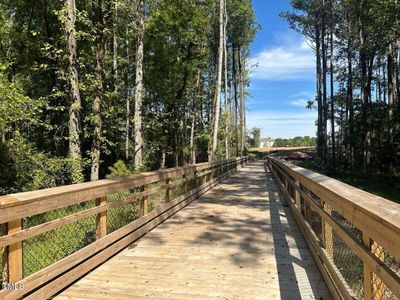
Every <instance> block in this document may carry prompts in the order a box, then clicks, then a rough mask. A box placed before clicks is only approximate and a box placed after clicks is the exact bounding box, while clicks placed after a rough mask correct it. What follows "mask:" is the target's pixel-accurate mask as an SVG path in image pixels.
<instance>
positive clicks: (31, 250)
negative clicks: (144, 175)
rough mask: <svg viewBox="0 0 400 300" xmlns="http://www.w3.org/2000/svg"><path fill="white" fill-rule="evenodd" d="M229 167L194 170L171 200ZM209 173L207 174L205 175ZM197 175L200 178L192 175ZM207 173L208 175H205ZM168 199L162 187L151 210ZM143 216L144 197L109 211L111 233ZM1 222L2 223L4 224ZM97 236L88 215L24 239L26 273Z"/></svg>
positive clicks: (48, 215)
mask: <svg viewBox="0 0 400 300" xmlns="http://www.w3.org/2000/svg"><path fill="white" fill-rule="evenodd" d="M226 171H227V170H226V168H225V170H220V171H215V170H214V171H213V172H210V170H209V169H206V170H202V171H198V172H197V171H193V172H191V173H189V174H187V175H186V176H187V177H186V178H190V179H189V181H188V182H186V183H184V182H182V183H178V184H176V186H174V187H173V188H171V189H170V200H173V199H175V198H177V197H179V196H181V195H182V194H184V193H186V192H188V191H190V190H193V189H195V188H197V187H198V186H200V185H202V184H203V183H205V182H206V181H209V180H211V179H213V178H215V177H217V176H219V175H221V174H223V173H224V172H226ZM205 174H206V175H205ZM194 175H197V176H198V177H197V178H192V177H193V176H194ZM203 175H205V176H203ZM180 180H182V177H176V178H172V179H171V180H170V181H169V183H172V184H173V183H174V182H175V183H177V182H178V181H180ZM166 183H167V181H166V180H163V181H159V182H156V183H152V184H149V185H147V187H146V189H147V190H150V189H155V188H159V187H160V186H162V185H165V184H166ZM140 191H141V188H140V187H137V188H134V189H130V190H125V191H121V192H117V193H113V194H110V195H107V203H111V202H115V201H122V200H124V199H126V198H127V197H129V196H132V195H134V194H135V193H138V192H140ZM165 202H166V191H165V190H163V189H161V190H160V191H159V192H157V193H154V194H152V195H149V196H148V212H151V211H152V210H154V209H157V208H159V207H160V206H161V205H163V204H164V203H165ZM95 206H96V200H95V199H93V200H90V201H86V202H83V203H80V204H76V205H71V206H68V207H65V208H60V209H55V210H52V211H50V212H45V213H41V214H38V215H34V216H31V217H26V218H23V219H22V228H23V229H27V228H31V227H34V226H37V225H40V224H44V223H47V222H51V221H54V220H57V219H60V218H63V217H66V216H70V215H72V214H75V213H79V212H82V211H85V210H87V209H90V208H93V207H95ZM140 216H141V201H140V199H136V200H133V201H132V202H129V203H126V204H122V205H118V206H115V207H113V208H111V209H109V210H108V211H107V233H111V232H113V231H115V230H117V229H119V228H121V227H123V226H125V225H127V224H129V223H131V222H133V221H135V220H136V219H138V218H139V217H140ZM0 225H1V224H0ZM5 234H6V227H5V225H1V226H0V236H2V235H5ZM95 240H96V215H93V216H90V217H86V218H84V219H81V220H79V221H76V222H73V223H71V224H67V225H64V226H62V227H60V228H58V229H55V230H52V231H49V232H45V233H42V234H39V235H36V236H33V237H31V238H28V239H26V240H24V241H23V242H22V247H23V276H24V277H27V276H29V275H31V274H33V273H35V272H37V271H39V270H42V269H44V268H46V267H48V266H50V265H51V264H53V263H55V262H57V261H60V260H61V259H63V258H65V257H67V256H69V255H71V254H73V253H74V252H76V251H78V250H80V249H82V248H84V247H85V246H87V245H89V244H91V243H93V242H94V241H95ZM4 251H5V248H0V258H1V259H0V275H1V277H0V289H1V288H2V286H3V284H2V283H3V281H2V280H3V279H5V280H6V279H7V276H4V274H3V271H4V270H3V267H4V258H6V255H3V252H4Z"/></svg>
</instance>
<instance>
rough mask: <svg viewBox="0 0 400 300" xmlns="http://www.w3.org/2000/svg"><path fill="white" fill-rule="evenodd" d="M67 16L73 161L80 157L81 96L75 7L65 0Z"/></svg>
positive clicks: (70, 151) (66, 32) (70, 140)
mask: <svg viewBox="0 0 400 300" xmlns="http://www.w3.org/2000/svg"><path fill="white" fill-rule="evenodd" d="M65 6H66V9H67V12H68V16H67V18H66V19H65V22H64V31H65V38H66V42H67V52H68V94H69V99H70V107H69V122H68V130H69V155H70V156H71V157H72V158H73V159H80V157H81V154H82V153H81V143H80V137H79V136H80V132H81V128H80V110H81V95H80V91H79V77H78V62H77V56H76V39H75V21H76V7H75V0H65Z"/></svg>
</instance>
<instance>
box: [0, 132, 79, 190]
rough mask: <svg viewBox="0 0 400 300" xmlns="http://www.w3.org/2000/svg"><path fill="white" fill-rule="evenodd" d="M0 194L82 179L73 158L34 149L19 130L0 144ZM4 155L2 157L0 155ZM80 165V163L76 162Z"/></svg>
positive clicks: (48, 186)
mask: <svg viewBox="0 0 400 300" xmlns="http://www.w3.org/2000/svg"><path fill="white" fill-rule="evenodd" d="M0 154H1V155H2V157H3V158H4V159H2V160H1V161H0V169H1V170H4V174H3V173H2V174H1V178H2V180H1V181H0V193H1V194H6V193H10V192H16V191H31V190H38V189H43V188H51V187H55V186H59V185H66V184H71V183H76V182H81V181H82V179H83V178H82V175H77V166H76V161H74V160H72V159H71V158H62V157H54V156H51V155H49V154H47V153H45V152H41V151H38V150H37V149H35V147H34V146H33V145H32V143H29V142H28V141H27V140H26V138H24V137H23V136H22V135H21V134H20V133H19V132H16V133H15V134H14V135H13V137H12V138H11V139H9V140H7V142H6V143H0ZM3 155H4V156H3ZM80 164H81V162H80Z"/></svg>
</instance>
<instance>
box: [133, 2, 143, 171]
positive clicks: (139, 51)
mask: <svg viewBox="0 0 400 300" xmlns="http://www.w3.org/2000/svg"><path fill="white" fill-rule="evenodd" d="M137 13H138V14H137V20H138V21H137V30H138V32H137V48H136V82H135V117H134V131H135V132H134V135H135V153H134V166H135V167H136V168H139V167H141V166H142V164H143V157H142V156H143V155H142V152H143V137H142V97H143V47H144V46H143V42H144V22H145V21H144V19H145V15H144V13H145V12H144V0H139V2H138V7H137Z"/></svg>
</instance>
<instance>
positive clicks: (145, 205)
mask: <svg viewBox="0 0 400 300" xmlns="http://www.w3.org/2000/svg"><path fill="white" fill-rule="evenodd" d="M146 190H147V185H142V187H141V191H142V192H145V191H146ZM147 200H148V196H143V198H142V199H141V200H140V215H141V216H145V215H147V212H148V203H147Z"/></svg>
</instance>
